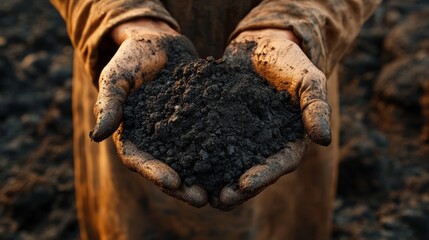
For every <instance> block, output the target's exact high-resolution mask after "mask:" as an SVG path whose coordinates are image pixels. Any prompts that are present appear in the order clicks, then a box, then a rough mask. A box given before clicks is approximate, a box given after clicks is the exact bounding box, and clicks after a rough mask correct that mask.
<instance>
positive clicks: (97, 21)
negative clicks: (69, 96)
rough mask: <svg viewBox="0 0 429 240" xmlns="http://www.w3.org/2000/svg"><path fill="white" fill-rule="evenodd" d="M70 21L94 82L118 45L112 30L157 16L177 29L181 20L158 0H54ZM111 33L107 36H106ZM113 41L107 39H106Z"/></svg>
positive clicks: (71, 32) (77, 47)
mask: <svg viewBox="0 0 429 240" xmlns="http://www.w3.org/2000/svg"><path fill="white" fill-rule="evenodd" d="M51 2H52V4H53V5H54V6H55V7H56V8H57V10H58V11H59V12H60V14H61V16H62V17H63V18H64V20H65V21H66V25H67V32H68V34H69V37H70V40H71V42H72V44H73V46H74V48H75V51H77V52H78V54H79V55H80V57H81V58H82V59H83V61H84V63H85V67H86V69H87V71H88V72H89V73H90V74H91V76H92V78H93V81H94V83H97V78H98V75H99V73H100V71H101V69H102V68H103V67H104V65H105V64H106V63H107V61H108V60H109V59H110V57H112V55H113V53H114V51H115V50H116V49H112V48H113V47H114V45H113V40H111V39H110V38H109V36H108V33H109V32H110V31H111V30H112V29H113V28H114V27H115V26H117V25H119V24H121V23H124V22H127V21H130V20H132V19H136V18H153V19H159V20H161V21H164V22H165V23H167V24H168V25H169V26H170V27H172V28H173V29H175V30H177V31H178V30H179V27H178V24H177V23H176V21H175V20H174V19H173V18H172V17H171V16H170V14H169V13H168V12H167V11H166V10H165V9H164V7H163V5H162V4H161V3H160V1H158V0H119V1H118V0H104V1H86V0H51ZM106 36H107V37H106ZM106 39H107V40H111V41H105V40H106Z"/></svg>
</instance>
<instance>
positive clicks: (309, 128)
mask: <svg viewBox="0 0 429 240" xmlns="http://www.w3.org/2000/svg"><path fill="white" fill-rule="evenodd" d="M330 117H331V109H330V107H329V105H328V104H327V103H326V102H323V101H317V102H313V103H311V104H310V105H308V106H307V107H306V108H305V109H304V111H303V116H302V118H303V123H304V127H305V130H306V132H307V134H308V137H309V138H310V140H312V141H313V142H315V143H316V144H319V145H322V146H328V145H329V144H331V142H332V134H331V128H330Z"/></svg>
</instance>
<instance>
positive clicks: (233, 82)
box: [122, 51, 304, 197]
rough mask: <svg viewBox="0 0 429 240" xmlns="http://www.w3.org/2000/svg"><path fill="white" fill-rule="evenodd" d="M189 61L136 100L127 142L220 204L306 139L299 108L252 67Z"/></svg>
mask: <svg viewBox="0 0 429 240" xmlns="http://www.w3.org/2000/svg"><path fill="white" fill-rule="evenodd" d="M171 54H177V51H175V52H172V51H170V55H171ZM171 59H174V56H169V61H170V60H171ZM176 59H177V58H176ZM179 59H180V58H179ZM181 59H182V60H181V63H175V62H171V61H170V62H169V63H168V64H167V66H166V68H165V69H164V70H163V71H162V72H161V73H160V75H159V76H158V78H157V79H156V80H154V81H150V82H147V83H145V84H143V86H142V87H141V88H140V89H139V90H137V91H136V92H134V93H133V94H131V95H130V97H129V98H128V100H127V102H126V104H125V105H126V106H125V111H124V132H123V135H122V136H123V138H125V139H129V140H131V141H132V142H133V143H135V144H136V145H137V147H138V148H139V149H141V150H143V151H145V152H148V153H150V154H152V155H153V156H154V157H155V158H157V159H159V160H161V161H164V162H165V163H167V164H168V165H170V166H171V167H172V168H173V169H175V170H176V171H177V172H178V174H179V175H180V177H181V179H182V181H183V182H184V183H185V184H186V185H188V186H191V185H195V184H197V185H200V186H202V187H203V188H204V189H206V190H207V192H208V194H209V195H212V196H215V197H217V196H218V195H219V192H220V190H221V189H222V187H224V186H226V185H232V186H237V182H238V179H239V178H240V176H241V175H242V174H243V173H244V172H245V171H246V170H247V169H249V168H251V167H252V166H254V165H257V164H262V163H264V161H265V159H266V158H267V157H268V156H270V155H272V154H274V153H276V152H278V151H279V150H281V149H282V148H284V147H285V146H286V144H287V143H288V142H290V141H294V140H296V139H302V138H303V137H304V127H303V124H302V120H301V112H300V109H299V106H297V105H295V104H292V102H291V99H290V95H289V94H288V93H287V92H278V91H276V90H275V89H274V88H273V87H271V86H269V85H268V84H267V82H266V81H265V80H264V79H262V78H261V77H260V76H259V75H257V74H256V73H255V72H254V71H253V70H252V69H251V67H248V66H250V64H244V63H243V62H240V61H238V62H237V61H236V62H233V61H223V60H215V59H214V58H212V57H209V58H207V59H197V58H192V57H189V58H187V57H185V58H183V57H182V58H181ZM183 59H185V60H183Z"/></svg>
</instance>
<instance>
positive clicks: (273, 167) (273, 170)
mask: <svg viewBox="0 0 429 240" xmlns="http://www.w3.org/2000/svg"><path fill="white" fill-rule="evenodd" d="M307 145H308V140H307V139H303V140H297V141H295V142H291V143H288V145H287V147H285V148H284V149H282V150H281V151H280V152H278V153H276V154H274V155H272V156H271V157H269V158H267V160H266V163H265V164H262V165H256V166H254V167H252V168H250V169H249V170H247V171H246V172H245V173H244V174H243V175H242V176H241V177H240V180H239V186H240V189H241V191H242V192H248V193H254V192H258V191H261V190H262V189H264V188H265V187H267V186H269V185H271V184H273V183H274V182H276V181H277V179H279V178H280V177H281V176H283V175H285V174H287V173H290V172H292V171H294V170H295V169H296V168H297V167H298V166H299V164H300V162H301V159H302V156H303V155H304V151H305V149H306V148H307Z"/></svg>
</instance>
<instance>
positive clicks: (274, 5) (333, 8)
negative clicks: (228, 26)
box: [231, 0, 381, 76]
mask: <svg viewBox="0 0 429 240" xmlns="http://www.w3.org/2000/svg"><path fill="white" fill-rule="evenodd" d="M380 2H381V0H345V1H334V0H309V1H296V0H295V1H293V0H265V1H263V2H262V3H261V4H260V5H258V6H257V7H255V8H254V9H253V10H252V11H251V12H250V13H249V14H248V15H247V16H246V17H245V18H244V19H243V20H242V21H241V22H240V24H239V25H238V26H237V28H236V30H235V31H234V33H233V34H232V36H231V37H232V38H234V37H235V36H237V35H238V34H239V33H241V32H243V31H246V30H254V29H264V28H279V29H286V30H291V31H293V32H294V33H295V35H296V36H297V37H299V38H300V39H301V47H302V49H303V51H304V52H305V53H306V55H307V56H308V57H309V58H310V59H311V60H312V62H313V63H314V64H315V65H316V66H317V67H318V68H319V69H321V70H322V71H323V72H324V73H325V74H326V75H328V76H329V74H330V73H331V71H332V69H333V68H334V66H335V65H336V63H337V62H338V61H339V59H340V58H341V56H342V55H343V54H344V52H345V50H346V49H347V47H348V46H349V45H350V43H351V42H352V41H353V39H354V38H355V37H356V35H357V34H358V32H359V30H360V28H361V26H362V24H363V23H364V22H365V21H366V19H367V18H368V17H369V16H370V15H371V14H372V12H373V11H374V10H375V8H376V7H377V6H378V4H379V3H380Z"/></svg>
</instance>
